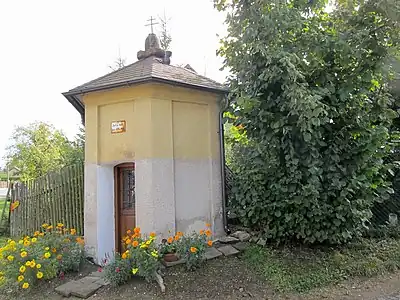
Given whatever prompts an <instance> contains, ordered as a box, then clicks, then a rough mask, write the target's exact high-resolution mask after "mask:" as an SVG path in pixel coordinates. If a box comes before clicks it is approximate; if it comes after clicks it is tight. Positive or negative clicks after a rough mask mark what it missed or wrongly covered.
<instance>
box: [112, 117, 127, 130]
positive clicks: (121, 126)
mask: <svg viewBox="0 0 400 300" xmlns="http://www.w3.org/2000/svg"><path fill="white" fill-rule="evenodd" d="M125 131H126V121H125V120H123V121H113V122H111V133H121V132H125Z"/></svg>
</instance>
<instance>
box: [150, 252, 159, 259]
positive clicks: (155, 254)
mask: <svg viewBox="0 0 400 300" xmlns="http://www.w3.org/2000/svg"><path fill="white" fill-rule="evenodd" d="M151 255H152V256H153V257H155V258H158V252H157V250H153V251H152V252H151Z"/></svg>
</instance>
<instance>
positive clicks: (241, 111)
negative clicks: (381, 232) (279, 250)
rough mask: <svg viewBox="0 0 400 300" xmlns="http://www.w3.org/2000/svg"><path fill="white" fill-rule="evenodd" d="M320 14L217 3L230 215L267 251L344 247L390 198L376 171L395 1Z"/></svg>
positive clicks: (383, 142) (383, 172)
mask: <svg viewBox="0 0 400 300" xmlns="http://www.w3.org/2000/svg"><path fill="white" fill-rule="evenodd" d="M325 2H326V1H294V0H289V1H275V2H274V4H272V2H271V1H250V2H246V3H245V2H243V1H233V2H229V1H228V2H227V1H224V0H216V1H215V3H216V5H217V7H218V8H219V9H221V10H224V9H227V10H229V11H230V13H229V14H228V15H229V16H228V18H227V23H228V27H229V30H228V36H227V38H226V39H224V41H223V45H222V47H221V49H220V54H221V55H222V56H224V58H225V62H226V64H225V65H226V67H228V68H230V70H231V72H232V74H233V76H232V77H231V80H230V81H229V84H230V88H231V97H230V100H231V102H230V108H229V109H230V112H231V115H232V119H231V121H232V122H233V123H234V125H235V126H236V128H238V130H239V131H240V133H241V134H242V136H244V137H245V139H242V140H241V141H240V142H236V143H234V144H233V146H232V151H234V154H233V161H232V168H233V170H234V171H235V173H236V181H235V183H234V188H233V190H232V206H233V207H232V208H233V211H234V212H235V214H236V215H238V217H239V219H240V221H241V222H242V223H243V224H244V225H245V226H250V227H254V228H256V229H259V230H261V231H263V233H264V235H265V237H267V238H269V239H273V240H276V241H284V240H289V239H295V240H300V241H301V242H306V243H315V242H320V243H322V242H330V243H343V242H347V241H349V240H350V239H352V238H354V237H355V236H360V235H361V234H362V233H363V231H364V226H365V225H367V224H368V220H369V219H370V218H371V215H372V214H371V208H372V207H373V205H374V204H375V203H376V202H378V201H384V200H387V199H388V198H389V195H390V193H393V190H392V189H391V187H390V185H391V183H390V179H391V178H390V177H391V176H392V175H393V174H394V170H393V165H391V164H389V163H387V162H385V160H384V159H385V157H386V156H387V155H388V153H390V151H391V149H392V146H393V145H392V144H393V143H392V140H391V137H390V134H389V129H390V128H391V123H392V119H393V118H395V117H396V116H397V113H396V112H395V111H393V110H392V109H391V107H392V104H393V97H392V95H391V94H390V93H389V92H388V89H387V82H388V80H389V77H390V73H389V72H387V69H388V68H387V60H388V58H389V55H390V54H391V53H396V51H398V50H399V44H400V41H399V36H400V35H399V34H398V32H399V26H398V20H397V19H394V18H393V15H390V12H391V11H393V5H396V7H397V8H398V7H399V4H398V1H393V0H385V1H364V2H363V4H360V5H354V7H357V9H355V8H354V7H352V8H349V9H347V8H343V7H341V6H339V7H338V8H337V9H336V10H334V11H333V12H331V13H326V11H325V10H323V9H322V7H323V5H325V4H324V3H325ZM228 3H229V4H228ZM250 3H251V4H250ZM261 12H262V13H261ZM377 31H379V32H380V34H379V35H375V34H374V33H375V32H377Z"/></svg>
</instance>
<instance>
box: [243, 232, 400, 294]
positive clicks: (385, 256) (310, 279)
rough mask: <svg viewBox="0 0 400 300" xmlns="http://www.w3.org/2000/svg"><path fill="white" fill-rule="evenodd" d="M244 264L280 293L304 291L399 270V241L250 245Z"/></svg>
mask: <svg viewBox="0 0 400 300" xmlns="http://www.w3.org/2000/svg"><path fill="white" fill-rule="evenodd" d="M244 257H245V259H246V261H247V262H248V264H249V265H250V266H251V267H252V268H254V269H255V270H256V271H257V272H258V273H259V274H261V275H262V276H263V277H264V278H265V279H266V280H267V281H268V282H269V283H270V284H272V285H273V286H274V287H275V288H276V289H277V290H278V291H280V292H300V293H302V292H307V291H309V290H312V289H315V288H319V287H323V286H327V285H330V284H334V283H338V282H341V281H343V280H345V279H347V278H351V277H372V276H375V275H379V274H384V273H387V272H393V271H395V270H397V269H400V241H399V240H395V239H389V240H381V241H379V240H362V241H360V242H358V243H354V244H351V245H348V246H346V247H342V248H317V249H315V248H314V249H311V248H294V247H292V248H288V247H286V248H279V249H273V248H262V247H259V246H251V247H250V248H249V249H248V250H247V251H246V252H245V253H244Z"/></svg>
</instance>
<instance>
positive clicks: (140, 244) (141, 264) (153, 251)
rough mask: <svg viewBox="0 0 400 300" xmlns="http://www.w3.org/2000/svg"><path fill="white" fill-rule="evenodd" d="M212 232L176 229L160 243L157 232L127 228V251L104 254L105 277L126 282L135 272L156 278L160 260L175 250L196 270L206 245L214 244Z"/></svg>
mask: <svg viewBox="0 0 400 300" xmlns="http://www.w3.org/2000/svg"><path fill="white" fill-rule="evenodd" d="M207 225H208V224H207ZM208 227H209V225H208ZM211 235H212V233H211V230H210V229H209V228H207V230H201V231H200V232H199V233H193V234H190V235H184V234H183V233H182V232H177V233H176V234H175V235H174V236H170V237H168V238H167V239H163V240H162V241H161V244H158V245H157V242H156V240H157V236H156V234H155V233H150V235H149V236H144V235H142V234H141V232H140V228H138V227H136V228H134V229H133V230H128V231H127V235H126V236H125V237H124V238H123V241H124V244H125V249H124V250H125V251H124V252H122V253H115V254H114V257H112V258H108V257H107V258H105V259H104V261H103V266H102V268H100V271H103V272H105V278H106V279H108V280H109V281H110V283H111V284H113V285H121V284H123V283H126V282H127V281H128V280H129V279H130V278H131V277H132V276H139V277H142V278H144V279H145V280H147V281H150V280H153V279H155V276H156V274H157V271H158V270H159V268H160V266H161V264H160V263H161V260H162V259H163V256H164V255H167V254H176V255H177V256H178V257H180V258H182V259H185V262H186V266H187V268H188V269H189V270H194V269H196V268H198V267H199V266H200V265H201V263H202V262H203V261H204V260H205V251H206V248H207V246H208V247H211V246H212V241H211V240H210V238H211Z"/></svg>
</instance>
